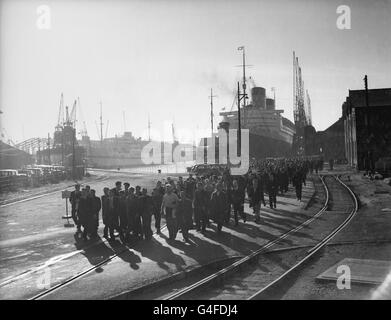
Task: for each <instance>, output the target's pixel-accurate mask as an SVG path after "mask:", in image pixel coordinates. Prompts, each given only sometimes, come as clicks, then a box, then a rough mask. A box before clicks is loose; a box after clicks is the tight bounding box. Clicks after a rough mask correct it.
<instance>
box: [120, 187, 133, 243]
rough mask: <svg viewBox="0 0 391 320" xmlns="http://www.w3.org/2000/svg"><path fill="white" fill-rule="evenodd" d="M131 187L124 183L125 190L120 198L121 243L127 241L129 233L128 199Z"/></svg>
mask: <svg viewBox="0 0 391 320" xmlns="http://www.w3.org/2000/svg"><path fill="white" fill-rule="evenodd" d="M129 186H130V185H129V183H127V182H125V183H124V187H125V190H124V191H121V192H120V197H119V229H120V239H121V241H125V239H126V238H127V233H128V214H127V213H128V212H127V197H128V196H129Z"/></svg>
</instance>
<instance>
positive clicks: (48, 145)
mask: <svg viewBox="0 0 391 320" xmlns="http://www.w3.org/2000/svg"><path fill="white" fill-rule="evenodd" d="M47 145H48V158H49V162H48V164H49V165H51V160H50V133H48V144H47Z"/></svg>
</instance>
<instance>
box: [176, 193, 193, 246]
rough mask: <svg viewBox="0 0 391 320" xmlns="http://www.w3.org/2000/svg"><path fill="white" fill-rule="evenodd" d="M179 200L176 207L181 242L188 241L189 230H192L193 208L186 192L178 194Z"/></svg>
mask: <svg viewBox="0 0 391 320" xmlns="http://www.w3.org/2000/svg"><path fill="white" fill-rule="evenodd" d="M180 197H181V198H180V200H179V203H178V207H177V222H178V227H179V228H180V229H181V230H182V236H183V240H184V241H186V242H188V241H189V230H190V229H191V228H193V208H192V202H191V200H190V199H189V198H188V197H187V196H186V192H184V191H181V192H180Z"/></svg>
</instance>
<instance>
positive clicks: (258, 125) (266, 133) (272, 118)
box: [220, 87, 296, 158]
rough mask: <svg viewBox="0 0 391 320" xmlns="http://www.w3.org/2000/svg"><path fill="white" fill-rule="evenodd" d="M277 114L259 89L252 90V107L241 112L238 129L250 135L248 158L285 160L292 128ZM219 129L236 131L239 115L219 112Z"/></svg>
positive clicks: (289, 149) (293, 127)
mask: <svg viewBox="0 0 391 320" xmlns="http://www.w3.org/2000/svg"><path fill="white" fill-rule="evenodd" d="M283 112H284V111H283V110H276V108H275V100H274V99H271V98H267V97H266V90H265V89H264V88H262V87H253V88H252V89H251V104H248V105H246V106H244V107H242V108H240V118H241V129H248V130H249V133H250V148H249V153H250V158H267V157H286V156H289V155H290V153H291V151H292V143H293V137H294V135H295V132H296V130H295V125H294V124H293V122H291V121H290V120H288V119H287V118H284V117H283V116H281V114H282V113H283ZM220 116H223V120H222V121H221V122H220V127H221V128H227V129H239V111H229V112H220Z"/></svg>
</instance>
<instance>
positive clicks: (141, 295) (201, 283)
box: [113, 177, 329, 300]
mask: <svg viewBox="0 0 391 320" xmlns="http://www.w3.org/2000/svg"><path fill="white" fill-rule="evenodd" d="M320 182H321V183H320V185H321V187H320V188H322V189H323V190H324V193H325V200H324V203H323V206H322V207H321V209H319V210H318V211H317V212H316V213H315V214H314V215H313V216H311V217H310V218H308V219H307V220H305V221H304V222H303V223H301V224H300V225H298V226H297V227H295V228H292V229H290V230H288V231H286V232H285V233H283V234H281V235H280V236H279V237H277V238H276V239H274V240H272V241H269V242H267V243H266V244H264V245H263V246H261V247H260V248H259V249H258V250H256V251H255V252H253V253H251V254H249V255H247V256H245V257H242V258H240V259H235V261H234V262H233V263H231V264H230V265H229V266H227V267H225V268H220V269H219V271H217V272H213V273H212V274H210V275H208V276H206V277H205V278H202V279H201V280H195V281H193V282H191V281H189V280H188V279H187V280H186V282H189V283H191V284H190V285H188V286H186V287H185V288H184V289H180V290H179V291H176V292H175V293H173V294H172V291H175V290H178V289H174V290H173V289H169V288H165V284H164V283H166V282H167V281H166V279H165V281H163V282H164V283H162V284H160V282H159V281H158V282H156V283H154V286H152V287H153V288H156V290H155V289H154V290H155V291H154V292H153V294H152V295H151V294H150V293H149V291H150V290H149V289H148V288H145V289H146V290H143V288H137V289H136V290H134V291H129V292H128V293H127V294H128V296H130V297H132V298H131V299H140V300H142V299H150V297H151V296H154V298H155V297H158V299H164V300H174V299H181V298H182V297H184V299H186V297H187V295H189V294H190V293H193V291H198V290H199V289H201V288H204V287H207V286H209V285H211V284H214V283H215V282H218V281H220V280H221V279H223V278H225V277H226V276H228V275H229V274H231V273H235V272H237V271H238V270H240V269H241V268H242V267H243V266H245V265H248V264H251V263H252V262H254V260H256V259H257V258H258V257H259V256H260V255H261V254H262V253H266V252H268V251H269V250H270V248H272V247H273V246H274V245H277V244H280V242H282V241H283V240H284V239H286V238H288V237H289V236H291V235H293V234H295V233H297V232H298V231H300V230H301V229H303V228H306V227H307V226H308V225H309V224H311V223H312V222H314V221H316V220H317V219H319V217H320V216H321V215H322V214H323V213H324V212H325V211H326V210H327V208H328V206H329V190H328V188H327V187H326V184H325V182H324V180H323V177H320ZM200 272H203V270H202V268H201V270H200ZM190 273H192V272H190ZM190 277H191V276H190ZM176 278H177V277H176V276H173V277H172V281H176ZM195 278H198V277H195ZM179 282H181V281H179ZM181 285H182V287H183V284H182V283H180V284H179V286H181ZM149 286H151V284H149V285H148V287H149ZM162 287H163V288H162ZM158 291H159V292H158ZM170 291H171V292H170ZM154 298H153V299H154ZM113 299H115V297H113Z"/></svg>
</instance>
